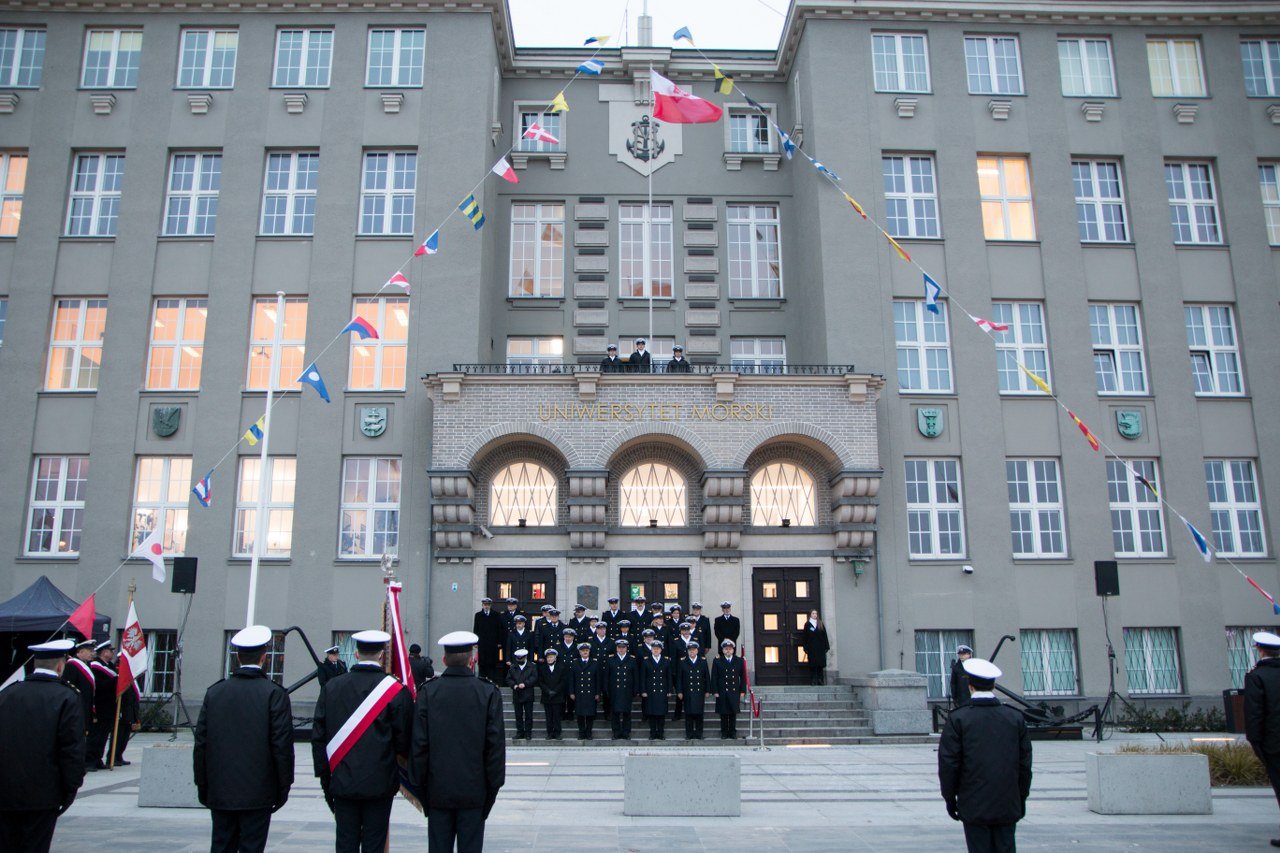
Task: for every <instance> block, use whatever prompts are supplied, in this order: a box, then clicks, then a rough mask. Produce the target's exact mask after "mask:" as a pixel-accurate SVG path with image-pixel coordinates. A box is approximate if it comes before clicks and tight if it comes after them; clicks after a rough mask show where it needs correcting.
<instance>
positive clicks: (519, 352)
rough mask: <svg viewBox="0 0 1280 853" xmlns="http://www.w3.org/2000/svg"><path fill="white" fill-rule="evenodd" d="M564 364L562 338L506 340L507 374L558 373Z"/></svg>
mask: <svg viewBox="0 0 1280 853" xmlns="http://www.w3.org/2000/svg"><path fill="white" fill-rule="evenodd" d="M563 364H564V338H562V337H539V338H507V371H508V372H509V373H559V372H560V371H561V366H562V365H563Z"/></svg>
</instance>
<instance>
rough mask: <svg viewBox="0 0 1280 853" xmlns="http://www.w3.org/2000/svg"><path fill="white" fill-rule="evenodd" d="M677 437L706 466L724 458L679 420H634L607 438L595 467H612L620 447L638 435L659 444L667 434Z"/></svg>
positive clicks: (669, 436)
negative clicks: (661, 421)
mask: <svg viewBox="0 0 1280 853" xmlns="http://www.w3.org/2000/svg"><path fill="white" fill-rule="evenodd" d="M664 436H665V437H667V438H674V439H675V440H676V442H678V443H679V444H682V445H684V447H682V448H681V449H682V450H685V451H686V452H688V453H689V454H690V455H692V456H693V460H694V463H695V464H696V465H697V466H698V467H699V468H702V469H707V468H718V467H720V466H719V464H718V463H719V461H720V458H719V456H718V455H717V454H716V452H715V451H714V450H712V448H711V445H710V444H708V443H707V442H706V441H705V440H704V439H703V438H702V437H701V436H699V435H698V434H697V433H695V432H694V431H693V430H691V429H689V428H688V427H683V426H680V425H679V424H668V423H651V422H645V423H642V424H633V425H631V426H629V427H626V428H625V429H622V430H619V431H618V432H616V433H614V434H613V435H611V436H609V438H607V439H605V442H604V445H603V446H602V447H601V448H600V450H599V452H598V455H597V456H596V459H595V464H594V467H596V468H608V467H610V465H611V463H612V462H613V459H614V457H615V456H617V455H618V451H619V450H621V449H622V447H623V446H624V445H626V444H627V443H629V442H632V441H635V440H636V439H640V438H644V439H651V440H652V441H653V443H655V444H662V443H663V440H662V439H663V437H664Z"/></svg>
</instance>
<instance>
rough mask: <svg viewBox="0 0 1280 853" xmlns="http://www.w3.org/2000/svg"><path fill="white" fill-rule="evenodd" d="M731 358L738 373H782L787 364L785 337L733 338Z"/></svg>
mask: <svg viewBox="0 0 1280 853" xmlns="http://www.w3.org/2000/svg"><path fill="white" fill-rule="evenodd" d="M729 358H730V364H731V365H732V366H733V369H734V370H735V371H737V372H738V373H782V372H783V371H784V370H785V369H786V366H787V342H786V339H785V338H731V339H730V341H729Z"/></svg>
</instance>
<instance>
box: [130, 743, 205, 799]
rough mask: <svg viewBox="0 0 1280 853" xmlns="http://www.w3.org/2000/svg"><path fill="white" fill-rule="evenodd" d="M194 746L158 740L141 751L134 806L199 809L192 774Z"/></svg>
mask: <svg viewBox="0 0 1280 853" xmlns="http://www.w3.org/2000/svg"><path fill="white" fill-rule="evenodd" d="M194 754H195V747H194V746H193V745H192V744H189V743H160V744H152V745H151V746H148V747H144V748H143V750H142V775H141V776H140V778H139V779H138V807H139V808H154V809H199V808H204V807H203V806H201V805H200V800H199V799H198V798H197V796H196V782H195V777H194V776H193V775H192V769H191V768H192V756H193V755H194Z"/></svg>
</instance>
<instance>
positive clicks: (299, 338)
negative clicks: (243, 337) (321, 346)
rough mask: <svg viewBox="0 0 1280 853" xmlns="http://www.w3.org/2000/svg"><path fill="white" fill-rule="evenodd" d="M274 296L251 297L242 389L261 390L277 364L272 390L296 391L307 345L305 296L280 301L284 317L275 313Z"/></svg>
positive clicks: (269, 382) (269, 379) (265, 387)
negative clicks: (247, 367)
mask: <svg viewBox="0 0 1280 853" xmlns="http://www.w3.org/2000/svg"><path fill="white" fill-rule="evenodd" d="M276 314H277V311H276V298H275V297H274V296H259V297H256V298H255V299H254V300H253V327H252V329H251V330H250V332H249V378H248V379H247V380H246V382H245V390H246V391H265V390H267V386H268V385H270V384H271V366H272V365H273V364H278V365H279V368H278V372H277V373H276V377H275V388H274V390H276V391H296V390H298V389H299V388H300V387H301V386H300V385H299V384H298V382H297V378H298V375H299V374H301V373H302V368H303V366H304V365H303V361H302V360H303V358H304V357H305V355H306V348H307V298H306V297H305V296H290V297H287V298H286V299H285V300H284V318H283V322H282V321H281V318H280V317H278V316H276Z"/></svg>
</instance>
